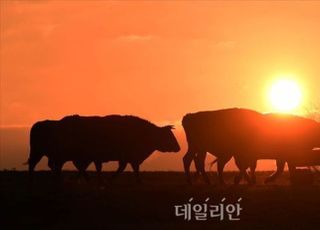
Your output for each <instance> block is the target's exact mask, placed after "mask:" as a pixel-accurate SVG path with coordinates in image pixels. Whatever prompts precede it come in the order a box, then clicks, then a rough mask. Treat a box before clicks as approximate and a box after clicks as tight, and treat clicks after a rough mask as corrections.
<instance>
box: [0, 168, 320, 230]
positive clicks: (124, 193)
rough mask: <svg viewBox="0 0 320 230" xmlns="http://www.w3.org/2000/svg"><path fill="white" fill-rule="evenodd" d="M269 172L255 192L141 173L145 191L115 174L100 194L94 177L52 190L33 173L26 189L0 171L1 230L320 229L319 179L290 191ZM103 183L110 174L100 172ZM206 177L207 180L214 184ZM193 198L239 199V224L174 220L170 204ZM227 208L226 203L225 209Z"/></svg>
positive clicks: (22, 176)
mask: <svg viewBox="0 0 320 230" xmlns="http://www.w3.org/2000/svg"><path fill="white" fill-rule="evenodd" d="M268 174H269V172H258V173H257V177H258V178H257V179H258V181H257V182H258V184H257V185H256V186H247V185H244V184H243V185H239V186H233V185H232V181H233V176H234V175H235V174H234V173H232V172H229V173H226V181H227V183H228V185H226V186H222V187H221V186H217V185H209V186H208V185H205V184H203V183H202V182H198V183H197V184H195V185H193V186H189V185H187V184H186V183H185V178H184V175H183V173H179V172H144V173H141V178H142V179H143V182H144V183H143V184H142V185H136V184H135V183H134V177H133V175H132V174H131V173H130V172H127V173H124V174H123V175H120V177H119V178H118V180H117V181H116V182H115V183H114V184H113V185H112V186H110V185H109V186H106V187H105V188H101V187H100V186H98V185H97V181H96V178H95V175H94V174H93V173H90V177H91V180H90V181H89V182H86V181H85V180H76V179H75V178H74V177H75V175H76V173H75V172H64V173H63V177H64V182H63V184H62V185H61V186H60V187H57V186H55V185H54V183H53V181H52V175H51V174H50V172H46V171H42V172H37V173H36V178H35V181H34V184H33V186H32V187H28V186H27V185H28V183H27V181H28V180H27V179H28V177H27V176H28V175H27V173H26V172H15V171H2V172H0V178H1V187H0V192H1V204H0V207H1V217H0V220H1V223H0V224H1V225H0V228H1V229H229V228H230V229H319V228H320V178H319V176H317V177H316V183H315V184H314V185H308V186H306V185H305V186H302V185H300V186H291V185H290V184H289V181H288V180H289V178H288V174H287V173H286V174H285V175H283V176H281V178H280V179H279V180H278V181H277V182H276V183H274V184H268V185H264V184H263V180H264V179H265V177H266V176H267V175H268ZM103 178H104V180H105V181H108V179H109V178H110V173H104V174H103ZM216 179H217V178H216V176H215V175H214V174H211V180H212V181H213V182H214V181H216ZM191 197H193V198H194V201H195V202H196V203H203V202H204V200H205V199H206V198H207V197H210V198H211V201H210V202H211V204H218V203H219V202H220V200H221V199H222V198H223V197H225V198H226V202H227V203H228V202H229V201H230V202H231V203H233V202H234V201H236V200H237V199H238V198H239V197H242V201H241V207H242V208H243V210H242V212H241V215H240V218H241V220H240V221H235V222H231V221H229V220H227V219H226V220H224V221H219V220H218V219H209V220H207V221H203V222H201V221H194V220H193V221H189V222H187V221H184V220H183V218H182V217H176V216H175V215H174V205H179V204H184V203H187V201H188V200H189V199H190V198H191ZM230 202H229V203H230Z"/></svg>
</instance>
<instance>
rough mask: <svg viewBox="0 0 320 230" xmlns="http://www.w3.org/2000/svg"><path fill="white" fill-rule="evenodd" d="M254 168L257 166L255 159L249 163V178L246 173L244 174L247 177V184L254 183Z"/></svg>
mask: <svg viewBox="0 0 320 230" xmlns="http://www.w3.org/2000/svg"><path fill="white" fill-rule="evenodd" d="M256 168H257V161H255V162H253V163H252V164H251V165H250V176H251V180H250V178H249V180H248V175H247V176H246V178H247V181H248V183H249V184H256V182H257V181H256V174H255V172H256Z"/></svg>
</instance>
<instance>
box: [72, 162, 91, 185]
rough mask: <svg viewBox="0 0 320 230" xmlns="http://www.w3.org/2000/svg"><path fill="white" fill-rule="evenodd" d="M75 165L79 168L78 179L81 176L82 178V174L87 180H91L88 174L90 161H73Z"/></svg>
mask: <svg viewBox="0 0 320 230" xmlns="http://www.w3.org/2000/svg"><path fill="white" fill-rule="evenodd" d="M73 164H74V166H75V167H76V168H77V170H78V171H79V173H78V175H77V179H78V180H79V178H81V176H83V178H84V179H85V180H86V181H89V177H88V174H87V172H86V170H87V168H88V166H89V164H90V162H87V161H81V160H80V161H73Z"/></svg>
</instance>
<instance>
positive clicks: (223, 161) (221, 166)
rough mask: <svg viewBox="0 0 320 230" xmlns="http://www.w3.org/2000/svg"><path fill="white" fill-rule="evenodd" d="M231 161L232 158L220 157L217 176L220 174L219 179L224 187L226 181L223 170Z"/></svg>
mask: <svg viewBox="0 0 320 230" xmlns="http://www.w3.org/2000/svg"><path fill="white" fill-rule="evenodd" d="M230 159H231V156H228V157H226V156H221V157H220V156H219V157H218V160H217V169H218V170H217V174H218V178H219V184H220V185H224V184H225V182H224V179H223V169H224V166H225V165H226V163H227V162H228V161H229V160H230Z"/></svg>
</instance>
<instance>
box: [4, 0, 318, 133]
mask: <svg viewBox="0 0 320 230" xmlns="http://www.w3.org/2000/svg"><path fill="white" fill-rule="evenodd" d="M0 2H1V51H0V52H1V70H0V71H1V108H0V109H1V110H0V115H1V117H0V118H1V123H0V125H1V127H4V126H5V127H8V126H9V127H10V126H28V127H29V126H30V125H31V124H33V123H34V122H35V121H37V120H42V119H60V118H61V117H63V116H65V115H67V114H75V113H77V114H82V115H92V114H95V115H105V114H110V113H120V114H135V115H139V116H141V117H144V118H147V119H150V120H151V121H153V122H155V123H163V122H165V121H169V122H178V121H180V119H181V118H182V116H183V115H184V114H185V113H187V112H194V111H199V110H207V109H210V110H212V109H220V108H226V107H235V106H236V107H246V108H251V109H256V110H259V111H270V103H269V102H268V101H267V100H266V98H267V92H266V89H267V88H268V87H269V86H270V84H271V83H272V81H274V80H275V79H276V78H277V76H279V75H281V74H293V75H294V76H296V78H297V80H298V81H299V82H300V83H301V84H302V85H303V88H304V89H307V90H304V94H305V97H307V98H308V100H309V101H312V102H314V101H316V100H319V93H318V91H319V85H320V69H319V60H320V43H319V41H320V29H319V28H320V27H319V25H320V24H319V23H320V2H319V1H313V2H305V1H303V2H302V1H301V2H290V1H281V2H278V1H268V2H263V1H248V2H245V1H235V2H231V1H228V2H219V1H203V2H197V1H185V2H183V1H154V2H152V1H136V2H135V1H127V2H125V1H115V2H112V1H111V2H110V1H48V2H44V1H41V2H39V1H16V2H15V1H5V0H2V1H0Z"/></svg>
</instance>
